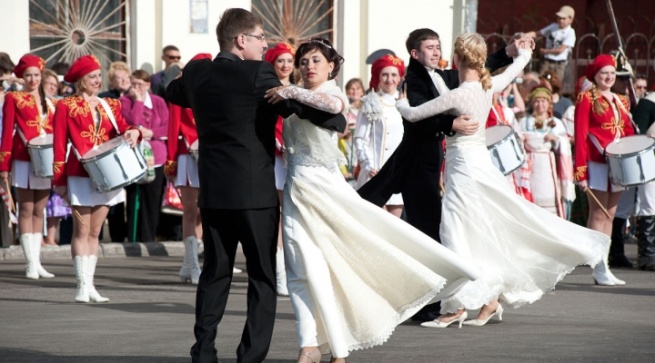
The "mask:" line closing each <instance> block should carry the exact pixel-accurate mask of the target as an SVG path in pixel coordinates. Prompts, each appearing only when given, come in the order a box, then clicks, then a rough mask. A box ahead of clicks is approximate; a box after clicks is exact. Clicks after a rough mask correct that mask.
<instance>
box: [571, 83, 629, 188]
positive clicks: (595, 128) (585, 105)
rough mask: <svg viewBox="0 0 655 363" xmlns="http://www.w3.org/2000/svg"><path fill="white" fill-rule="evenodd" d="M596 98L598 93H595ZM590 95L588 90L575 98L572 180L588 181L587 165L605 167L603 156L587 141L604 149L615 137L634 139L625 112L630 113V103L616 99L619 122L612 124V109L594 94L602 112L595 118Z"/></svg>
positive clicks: (613, 120)
mask: <svg viewBox="0 0 655 363" xmlns="http://www.w3.org/2000/svg"><path fill="white" fill-rule="evenodd" d="M595 92H596V94H598V93H597V92H598V91H595ZM592 97H593V93H592V90H588V91H586V92H583V93H581V94H579V95H578V99H577V101H576V103H575V180H577V181H582V180H587V179H588V171H587V162H589V161H595V162H598V163H606V160H605V156H604V155H603V152H601V151H599V150H598V148H597V147H596V146H595V145H594V143H593V142H592V141H591V138H590V137H589V135H593V136H594V137H595V138H596V140H598V143H599V144H600V146H601V147H602V148H603V150H604V149H605V147H606V146H607V145H608V144H609V143H611V142H612V141H614V139H615V138H617V137H624V136H629V135H634V133H635V131H634V128H633V127H632V123H631V121H630V116H629V115H628V113H627V112H626V111H628V110H629V109H630V102H629V101H628V98H627V97H625V96H621V95H618V97H619V100H620V101H621V104H616V102H615V101H613V102H614V103H615V104H616V105H615V106H616V108H617V109H618V112H619V113H620V115H621V116H620V119H619V120H616V119H615V117H614V112H613V111H612V107H610V104H609V103H608V102H607V100H606V99H605V98H604V97H602V96H600V94H598V97H600V99H601V103H602V104H603V105H604V106H605V107H606V111H605V112H604V113H603V114H601V115H599V114H596V113H595V112H594V110H593V98H592Z"/></svg>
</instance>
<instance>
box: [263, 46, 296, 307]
mask: <svg viewBox="0 0 655 363" xmlns="http://www.w3.org/2000/svg"><path fill="white" fill-rule="evenodd" d="M295 54H296V50H295V48H293V47H292V46H291V45H289V44H286V43H278V44H277V45H276V46H274V47H273V48H270V49H269V50H267V51H266V55H265V56H264V60H265V61H267V62H269V63H271V64H272V65H273V67H274V68H275V74H276V75H277V78H279V79H280V82H282V84H283V85H284V86H288V85H290V84H293V83H295V82H294V80H293V71H294V69H295V68H294V66H293V56H294V55H295ZM283 123H284V119H283V118H282V116H278V118H277V123H276V124H275V188H276V189H277V194H278V199H279V200H280V206H281V205H282V192H283V191H284V183H285V181H286V178H287V167H286V165H285V163H284V157H283V152H284V140H283V139H282V125H283ZM281 223H282V221H281V220H280V228H279V229H278V238H277V252H276V253H275V274H276V283H277V294H278V295H281V296H289V291H288V290H287V273H286V268H285V267H284V249H283V248H282V224H281Z"/></svg>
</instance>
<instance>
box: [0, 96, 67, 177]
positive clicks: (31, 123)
mask: <svg viewBox="0 0 655 363" xmlns="http://www.w3.org/2000/svg"><path fill="white" fill-rule="evenodd" d="M50 101H51V102H52V103H51V104H53V105H55V104H56V102H57V101H56V100H50ZM47 111H48V117H46V118H44V119H42V118H41V115H39V109H38V107H37V105H36V98H35V97H34V96H32V95H31V94H29V93H27V92H9V93H7V95H5V103H4V106H3V107H2V113H3V118H2V140H0V171H9V170H11V161H12V160H13V159H16V160H23V161H30V155H29V154H28V152H27V146H26V145H25V142H24V141H23V139H22V137H21V136H20V133H19V132H15V133H14V128H15V127H17V128H18V130H20V131H21V132H22V133H23V135H24V136H25V140H26V141H29V140H31V139H33V138H35V137H37V136H39V135H40V134H41V131H45V133H46V134H51V133H52V118H53V116H54V110H52V109H50V107H48V110H47Z"/></svg>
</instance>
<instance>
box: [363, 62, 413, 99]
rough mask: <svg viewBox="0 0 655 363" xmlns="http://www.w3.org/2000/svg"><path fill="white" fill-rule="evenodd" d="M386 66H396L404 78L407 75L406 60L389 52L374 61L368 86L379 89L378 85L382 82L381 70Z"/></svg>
mask: <svg viewBox="0 0 655 363" xmlns="http://www.w3.org/2000/svg"><path fill="white" fill-rule="evenodd" d="M386 67H396V68H397V69H398V73H399V74H400V77H401V78H402V77H403V76H405V61H403V60H402V59H401V58H398V57H396V56H395V55H391V54H387V55H383V56H382V57H380V58H378V59H376V60H375V62H373V66H371V81H370V82H369V84H368V86H369V87H370V88H373V89H374V90H376V91H377V90H378V85H379V84H380V72H382V70H383V69H384V68H386Z"/></svg>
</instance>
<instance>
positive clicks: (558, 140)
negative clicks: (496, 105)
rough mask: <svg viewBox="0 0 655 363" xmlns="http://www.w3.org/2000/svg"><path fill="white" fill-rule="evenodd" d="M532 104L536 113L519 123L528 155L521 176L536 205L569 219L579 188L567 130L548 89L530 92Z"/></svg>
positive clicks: (538, 88) (543, 88)
mask: <svg viewBox="0 0 655 363" xmlns="http://www.w3.org/2000/svg"><path fill="white" fill-rule="evenodd" d="M530 104H531V105H532V114H531V115H529V116H526V117H524V118H522V119H521V120H520V121H519V123H520V125H521V126H520V132H521V137H522V139H523V145H524V147H525V151H526V154H527V155H526V156H527V161H526V163H525V164H524V165H523V166H524V167H525V168H523V167H522V169H521V170H525V171H526V172H524V173H523V172H521V175H523V176H524V178H525V179H527V181H528V183H525V184H526V186H527V187H528V188H529V192H530V195H531V196H532V200H533V202H534V203H535V204H536V205H538V206H540V207H542V208H544V209H546V210H547V211H549V212H551V213H553V214H556V215H558V216H560V217H562V218H564V219H568V218H566V213H565V210H566V208H565V206H566V205H570V203H572V202H573V200H574V199H575V186H574V185H573V161H572V159H571V143H570V142H569V137H568V134H567V133H566V127H565V126H564V123H563V122H562V121H561V120H560V119H558V118H557V117H554V116H553V114H552V107H553V105H552V101H551V92H550V91H549V90H548V89H547V88H545V87H537V88H535V89H534V90H533V91H532V92H530ZM526 165H527V167H526ZM522 179H523V178H522ZM566 203H568V204H566Z"/></svg>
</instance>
